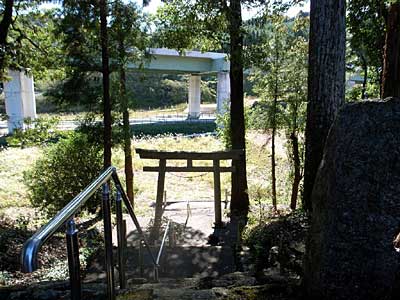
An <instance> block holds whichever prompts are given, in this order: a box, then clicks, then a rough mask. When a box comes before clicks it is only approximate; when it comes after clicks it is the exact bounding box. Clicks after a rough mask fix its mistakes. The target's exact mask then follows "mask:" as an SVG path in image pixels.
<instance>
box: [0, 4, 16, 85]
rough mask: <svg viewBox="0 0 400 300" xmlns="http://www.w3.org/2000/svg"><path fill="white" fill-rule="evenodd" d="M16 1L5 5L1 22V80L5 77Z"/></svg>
mask: <svg viewBox="0 0 400 300" xmlns="http://www.w3.org/2000/svg"><path fill="white" fill-rule="evenodd" d="M13 7H14V0H6V1H5V3H4V12H3V19H2V20H1V22H0V79H2V78H3V77H4V60H5V56H6V51H7V50H6V46H7V35H8V30H9V29H10V26H11V23H12V13H13Z"/></svg>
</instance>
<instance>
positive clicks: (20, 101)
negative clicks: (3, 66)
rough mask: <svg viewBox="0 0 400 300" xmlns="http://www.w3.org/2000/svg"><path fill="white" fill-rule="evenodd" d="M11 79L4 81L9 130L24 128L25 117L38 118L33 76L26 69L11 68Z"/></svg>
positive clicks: (10, 131) (9, 73)
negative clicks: (16, 69)
mask: <svg viewBox="0 0 400 300" xmlns="http://www.w3.org/2000/svg"><path fill="white" fill-rule="evenodd" d="M8 75H9V76H10V77H11V80H10V81H7V82H5V83H4V94H5V102H6V113H7V116H8V132H9V133H12V132H13V131H14V130H15V129H16V128H24V119H25V118H32V119H35V118H36V100H35V92H34V85H33V77H32V76H30V75H27V74H26V73H25V72H24V71H21V72H20V71H15V70H10V71H9V72H8Z"/></svg>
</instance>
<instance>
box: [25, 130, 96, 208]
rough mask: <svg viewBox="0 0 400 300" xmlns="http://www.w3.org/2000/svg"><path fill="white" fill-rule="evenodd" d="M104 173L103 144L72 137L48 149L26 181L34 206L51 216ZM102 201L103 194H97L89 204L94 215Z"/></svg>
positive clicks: (27, 175) (84, 135)
mask: <svg viewBox="0 0 400 300" xmlns="http://www.w3.org/2000/svg"><path fill="white" fill-rule="evenodd" d="M101 170H102V146H101V144H99V143H96V142H93V141H92V142H90V140H89V138H88V136H87V135H86V134H83V133H73V134H71V135H70V136H69V137H68V138H66V139H62V140H60V141H59V142H58V143H57V144H55V145H53V146H51V147H50V148H48V149H47V150H46V151H45V153H44V155H43V157H42V158H40V159H39V160H38V161H36V163H35V164H34V166H33V167H32V169H30V170H29V171H27V172H25V173H24V181H25V184H26V185H27V187H28V191H29V198H30V201H31V203H32V205H33V206H34V207H39V208H41V209H42V210H43V211H44V212H46V213H47V214H49V215H50V214H51V215H52V214H54V213H55V212H57V211H58V210H60V209H61V208H63V207H64V206H65V205H66V204H67V203H68V202H70V201H71V200H72V199H73V198H74V197H75V196H76V195H78V194H79V193H80V192H81V191H82V190H83V189H84V188H85V187H86V186H87V185H88V184H90V183H91V182H92V181H93V180H94V179H95V178H96V177H97V176H98V175H99V173H100V172H101ZM99 199H100V193H96V194H95V195H94V196H93V197H92V199H90V200H89V201H88V202H87V203H86V206H85V207H86V209H87V210H88V211H89V212H94V211H95V210H96V209H97V208H98V203H100V202H99V201H98V200H99ZM96 201H97V202H96Z"/></svg>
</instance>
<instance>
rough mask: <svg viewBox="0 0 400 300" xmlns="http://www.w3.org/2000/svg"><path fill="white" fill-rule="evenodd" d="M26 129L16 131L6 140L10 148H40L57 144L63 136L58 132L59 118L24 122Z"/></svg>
mask: <svg viewBox="0 0 400 300" xmlns="http://www.w3.org/2000/svg"><path fill="white" fill-rule="evenodd" d="M24 123H25V126H26V128H25V129H15V130H14V132H13V134H12V135H11V136H9V137H7V138H6V141H7V144H8V146H11V147H27V146H40V145H43V144H47V143H52V142H56V141H57V140H58V139H59V138H60V137H62V134H61V133H60V132H59V131H57V130H56V127H57V125H58V123H59V120H58V118H37V119H34V120H32V119H30V118H27V119H25V120H24Z"/></svg>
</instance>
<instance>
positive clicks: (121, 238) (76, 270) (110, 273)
mask: <svg viewBox="0 0 400 300" xmlns="http://www.w3.org/2000/svg"><path fill="white" fill-rule="evenodd" d="M110 179H112V180H113V182H114V184H115V186H116V188H117V196H116V208H117V209H116V215H117V234H118V246H119V247H118V260H119V279H120V280H119V281H120V282H119V283H120V288H124V287H125V286H126V278H125V272H124V270H125V266H124V249H123V248H124V247H123V245H124V244H126V234H124V232H126V227H125V226H126V225H125V221H124V220H123V216H122V202H123V203H124V204H125V206H126V208H127V210H128V213H129V215H130V217H131V218H132V221H133V223H134V224H135V226H136V229H137V231H138V233H139V236H140V238H141V241H142V242H143V243H144V245H145V247H146V250H147V251H148V253H149V255H150V257H151V259H152V262H153V264H154V268H155V270H156V271H155V274H156V275H158V268H159V265H158V261H159V259H158V260H156V259H155V257H154V255H153V253H152V251H151V249H150V246H149V243H148V242H147V240H146V237H145V235H144V233H143V230H142V228H141V226H140V224H139V221H138V219H137V217H136V215H135V213H134V210H133V207H132V205H131V203H130V201H129V199H128V196H127V195H126V193H125V191H124V189H123V187H122V184H121V181H120V180H119V178H118V175H117V170H116V168H115V167H109V168H108V169H106V170H105V171H104V172H103V173H102V174H100V176H99V177H97V178H96V179H95V180H94V181H93V182H92V183H91V184H90V185H89V186H87V187H86V188H85V189H84V190H83V191H82V192H81V193H79V195H78V196H76V197H75V198H74V199H73V200H72V201H71V202H69V203H68V204H67V205H66V206H65V207H64V208H63V209H62V210H61V211H60V212H58V213H57V215H56V216H55V217H53V218H52V219H51V220H50V221H49V222H48V223H47V224H46V225H45V226H43V227H42V228H41V229H40V230H39V231H38V232H36V233H35V234H34V235H33V236H32V237H31V238H29V239H28V240H27V241H26V242H25V244H24V246H23V249H22V254H21V264H22V271H24V272H33V271H35V270H36V269H37V268H38V264H37V255H38V252H39V250H40V248H41V247H42V245H43V244H44V243H45V242H46V241H47V240H48V239H49V238H50V237H51V236H53V235H54V234H55V233H56V232H57V231H58V230H59V229H60V228H61V226H63V225H66V236H67V251H68V268H69V275H70V282H71V298H72V299H73V300H80V299H81V297H82V295H81V278H80V263H79V243H78V230H77V228H76V225H75V221H74V216H75V215H76V214H77V213H78V212H79V210H80V208H81V207H82V206H83V205H84V204H85V203H86V201H87V200H88V199H89V198H90V197H91V196H93V194H94V193H95V192H96V191H97V190H98V189H99V188H100V187H101V186H102V187H103V203H102V204H103V205H102V208H103V209H102V210H103V221H104V240H105V250H106V255H105V256H106V273H107V299H109V300H113V299H115V286H114V266H113V250H112V247H113V246H112V227H111V208H110V190H109V186H108V182H109V181H110ZM121 199H122V201H121ZM156 279H158V277H157V278H156Z"/></svg>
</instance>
